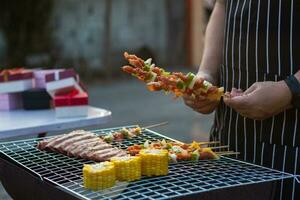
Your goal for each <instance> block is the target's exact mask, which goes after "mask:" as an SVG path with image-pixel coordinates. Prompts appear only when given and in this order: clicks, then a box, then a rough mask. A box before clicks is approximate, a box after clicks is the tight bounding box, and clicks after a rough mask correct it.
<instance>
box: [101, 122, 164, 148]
mask: <svg viewBox="0 0 300 200" xmlns="http://www.w3.org/2000/svg"><path fill="white" fill-rule="evenodd" d="M166 124H168V122H162V123H158V124H153V125H149V126H146V127H143V128H141V127H139V126H137V127H134V128H122V129H120V130H118V131H115V132H112V133H109V134H107V135H105V136H102V138H103V140H104V141H105V142H108V143H110V142H113V141H117V142H120V141H122V140H123V139H131V138H133V137H136V136H138V135H140V134H141V132H142V131H143V130H145V129H149V128H154V127H158V126H163V125H166Z"/></svg>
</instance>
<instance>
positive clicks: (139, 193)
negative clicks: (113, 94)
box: [0, 125, 298, 199]
mask: <svg viewBox="0 0 300 200" xmlns="http://www.w3.org/2000/svg"><path fill="white" fill-rule="evenodd" d="M131 127H135V125H132V126H126V127H125V128H131ZM121 128H124V127H115V128H108V129H100V130H94V131H93V132H95V133H97V134H99V135H104V134H108V133H110V132H114V131H116V130H119V129H121ZM50 137H51V136H50ZM50 137H47V138H50ZM43 139H44V138H43ZM161 139H166V140H171V141H176V140H174V139H172V138H169V137H166V136H164V135H161V134H159V133H156V132H154V131H151V130H148V129H146V130H143V132H142V135H140V136H137V137H135V138H132V139H129V140H124V141H122V142H113V143H112V144H113V146H116V147H119V148H122V149H125V148H127V147H128V146H130V145H133V144H142V143H143V142H144V141H145V140H151V141H155V140H161ZM40 140H41V139H40V138H38V139H36V138H34V139H29V140H19V141H13V142H3V143H0V152H1V153H2V154H3V155H5V156H6V157H8V158H10V159H12V160H13V161H14V162H15V163H17V164H19V165H20V166H22V167H23V168H24V169H27V170H29V171H30V172H32V173H33V174H35V175H37V176H38V177H40V178H42V179H43V180H44V181H47V182H49V183H51V184H53V185H55V186H59V187H61V188H63V189H64V190H66V191H68V192H70V193H72V194H74V196H76V197H78V198H80V199H98V198H101V199H111V198H118V199H166V198H175V197H180V196H186V195H192V194H198V193H201V192H208V191H212V190H216V189H223V188H230V187H237V186H243V185H249V184H256V183H262V182H269V181H276V180H282V179H286V178H294V177H295V176H294V175H292V174H288V173H284V172H281V171H277V170H273V169H269V168H266V167H262V166H258V165H255V164H252V163H247V162H244V161H239V160H235V159H232V158H228V157H223V156H221V159H220V160H203V161H199V162H197V163H195V162H180V163H175V164H170V167H169V171H170V173H169V175H168V176H162V177H153V178H143V179H142V180H140V181H135V182H131V183H124V182H120V183H118V184H117V185H116V186H114V187H113V188H111V189H107V190H104V191H98V192H94V191H91V190H86V189H85V188H83V185H82V165H83V163H93V162H92V161H86V160H83V159H77V158H69V157H67V156H65V155H62V154H58V153H52V152H44V151H40V150H38V149H36V148H35V147H36V144H37V142H38V141H40ZM176 142H180V141H176ZM297 181H298V180H297Z"/></svg>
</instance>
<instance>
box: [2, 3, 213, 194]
mask: <svg viewBox="0 0 300 200" xmlns="http://www.w3.org/2000/svg"><path fill="white" fill-rule="evenodd" d="M213 5H214V1H213V0H212V1H211V0H151V1H149V0H26V1H20V0H1V6H0V68H2V69H3V68H4V69H6V68H14V67H26V68H74V69H75V70H76V71H77V72H78V73H79V74H80V77H81V79H82V80H83V82H84V83H85V85H86V87H87V89H88V92H89V99H90V104H91V105H92V106H96V107H101V108H105V109H108V110H111V111H112V114H113V118H112V121H111V122H109V123H107V124H105V125H101V127H113V126H122V125H129V124H139V125H141V126H146V125H150V124H154V123H159V122H163V121H168V122H169V124H168V125H166V126H164V127H159V128H156V129H155V130H156V131H157V132H160V133H162V134H165V135H167V136H170V137H173V138H176V139H178V140H181V141H184V142H191V141H192V140H207V139H208V134H209V130H210V127H211V124H212V121H213V114H211V115H201V114H198V113H196V112H194V111H192V110H191V109H190V108H188V107H186V106H185V105H184V103H183V101H182V99H174V98H173V96H172V95H165V94H164V93H160V92H158V93H151V92H149V91H147V89H146V87H145V85H144V84H143V83H140V82H139V81H137V80H135V79H134V78H132V77H130V76H129V75H127V74H125V73H123V72H122V71H121V70H120V67H121V66H122V65H123V64H125V61H124V59H123V56H122V55H123V52H124V51H128V52H130V53H134V54H137V55H138V56H140V57H142V58H144V59H146V58H148V57H152V58H153V59H154V60H155V63H156V64H157V65H159V66H161V67H164V68H167V69H168V70H170V71H183V72H188V71H192V72H196V70H197V67H198V65H199V63H200V61H201V56H202V50H203V41H204V33H205V27H206V24H207V21H208V19H209V16H210V13H211V9H212V7H213ZM91 128H92V127H91ZM0 194H1V196H0V198H1V199H7V198H9V197H8V196H7V195H6V194H5V193H4V192H0Z"/></svg>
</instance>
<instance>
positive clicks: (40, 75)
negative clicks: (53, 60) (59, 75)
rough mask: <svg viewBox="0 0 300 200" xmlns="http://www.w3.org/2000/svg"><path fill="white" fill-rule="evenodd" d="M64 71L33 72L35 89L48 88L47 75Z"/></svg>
mask: <svg viewBox="0 0 300 200" xmlns="http://www.w3.org/2000/svg"><path fill="white" fill-rule="evenodd" d="M60 71H63V69H47V70H36V71H34V72H33V78H34V87H35V88H42V89H44V88H46V83H47V82H46V75H48V74H53V73H56V72H60Z"/></svg>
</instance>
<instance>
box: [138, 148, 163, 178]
mask: <svg viewBox="0 0 300 200" xmlns="http://www.w3.org/2000/svg"><path fill="white" fill-rule="evenodd" d="M139 155H140V157H141V160H142V175H145V176H161V175H167V174H168V171H169V170H168V160H169V156H168V151H167V150H162V149H143V150H141V151H140V153H139Z"/></svg>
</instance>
